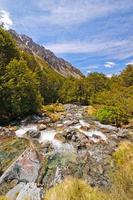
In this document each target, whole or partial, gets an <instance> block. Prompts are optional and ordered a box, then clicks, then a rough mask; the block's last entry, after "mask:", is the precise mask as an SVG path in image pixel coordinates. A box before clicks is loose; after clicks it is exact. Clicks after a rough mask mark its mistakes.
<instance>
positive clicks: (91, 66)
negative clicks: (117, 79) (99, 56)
mask: <svg viewBox="0 0 133 200" xmlns="http://www.w3.org/2000/svg"><path fill="white" fill-rule="evenodd" d="M98 68H99V66H96V65H90V66H88V69H98Z"/></svg>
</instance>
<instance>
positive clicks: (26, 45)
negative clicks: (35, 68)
mask: <svg viewBox="0 0 133 200" xmlns="http://www.w3.org/2000/svg"><path fill="white" fill-rule="evenodd" d="M9 32H10V34H11V35H12V36H13V38H14V39H15V40H16V42H17V44H18V46H19V47H20V48H22V49H24V50H26V51H28V52H30V53H33V54H35V55H37V56H39V57H41V58H42V59H43V60H44V61H46V62H47V63H48V64H49V66H50V67H51V68H52V69H54V70H55V71H56V72H58V73H59V74H61V75H63V76H64V77H68V76H72V77H74V78H81V77H83V74H82V73H81V72H80V70H79V69H77V68H76V67H74V66H72V64H70V63H69V62H68V61H66V60H64V59H63V58H58V57H57V56H56V55H55V54H54V53H53V52H52V51H50V50H49V49H46V48H45V47H44V46H42V45H39V44H37V43H35V42H34V41H33V40H32V38H30V37H29V36H27V35H24V34H20V35H19V34H17V32H16V31H14V30H12V29H10V30H9Z"/></svg>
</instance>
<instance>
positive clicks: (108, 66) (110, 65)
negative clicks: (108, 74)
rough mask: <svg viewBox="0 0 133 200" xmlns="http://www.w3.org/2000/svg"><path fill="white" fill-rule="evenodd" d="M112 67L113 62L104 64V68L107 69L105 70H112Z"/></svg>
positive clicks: (114, 64)
mask: <svg viewBox="0 0 133 200" xmlns="http://www.w3.org/2000/svg"><path fill="white" fill-rule="evenodd" d="M114 66H116V63H114V62H110V61H109V62H106V63H105V64H104V67H107V68H112V67H114Z"/></svg>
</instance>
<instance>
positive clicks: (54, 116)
mask: <svg viewBox="0 0 133 200" xmlns="http://www.w3.org/2000/svg"><path fill="white" fill-rule="evenodd" d="M42 112H45V113H46V115H47V116H48V117H50V118H51V120H52V122H56V121H58V120H60V113H62V112H64V106H63V105H62V104H57V103H55V104H51V105H45V106H42Z"/></svg>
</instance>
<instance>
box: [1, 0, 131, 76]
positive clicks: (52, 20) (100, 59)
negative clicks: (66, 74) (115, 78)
mask: <svg viewBox="0 0 133 200" xmlns="http://www.w3.org/2000/svg"><path fill="white" fill-rule="evenodd" d="M0 15H1V17H2V19H1V20H2V21H3V22H4V23H5V26H6V28H7V29H8V28H12V29H15V30H16V31H17V32H18V33H20V34H26V35H29V36H30V37H32V38H33V40H34V41H35V42H37V43H39V44H41V45H44V46H45V47H46V48H48V49H50V50H52V51H53V52H54V53H55V54H56V55H57V56H59V57H62V58H65V59H66V60H68V61H70V62H71V63H72V64H73V65H74V66H76V67H77V68H79V69H80V70H81V71H82V72H83V73H84V74H87V73H89V72H93V71H97V72H103V73H105V74H107V75H108V76H111V75H112V74H117V73H119V72H120V71H121V70H122V69H123V68H124V67H125V65H126V64H128V63H133V0H29V1H28V0H0Z"/></svg>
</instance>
